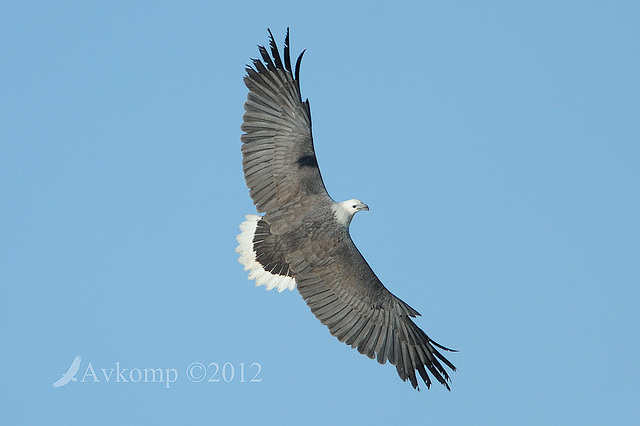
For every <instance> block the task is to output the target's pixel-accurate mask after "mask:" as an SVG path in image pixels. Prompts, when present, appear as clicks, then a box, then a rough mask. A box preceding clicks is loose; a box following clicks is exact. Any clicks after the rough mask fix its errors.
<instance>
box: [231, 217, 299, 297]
mask: <svg viewBox="0 0 640 426" xmlns="http://www.w3.org/2000/svg"><path fill="white" fill-rule="evenodd" d="M246 219H247V220H245V221H244V222H242V223H241V224H240V234H239V235H238V236H237V237H236V240H238V247H237V248H236V253H238V254H239V255H240V258H239V259H238V262H240V263H241V264H242V265H244V270H245V271H249V277H248V278H249V279H250V280H255V281H256V286H261V285H264V286H265V287H266V288H267V290H272V289H274V288H277V289H278V291H279V292H282V291H283V290H285V289H289V290H293V289H294V288H296V280H295V279H294V278H293V277H290V276H287V275H279V274H273V273H272V272H271V271H267V270H265V269H264V268H263V266H262V265H261V264H260V262H258V261H257V260H256V252H255V250H254V247H253V236H254V235H255V233H256V228H257V226H258V221H260V219H261V217H260V216H258V215H255V214H248V215H247V216H246Z"/></svg>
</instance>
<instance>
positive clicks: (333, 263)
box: [236, 29, 455, 390]
mask: <svg viewBox="0 0 640 426" xmlns="http://www.w3.org/2000/svg"><path fill="white" fill-rule="evenodd" d="M269 40H270V43H269V44H270V46H269V47H270V51H271V52H270V53H269V51H268V50H267V49H266V48H265V47H264V46H258V49H259V51H260V56H261V57H262V60H260V59H253V61H252V62H253V67H251V66H247V68H246V71H247V75H246V76H245V78H244V83H245V85H246V86H247V88H248V89H249V93H248V94H247V101H246V102H245V104H244V109H245V114H244V116H243V124H242V131H243V132H244V133H243V134H242V137H241V140H242V156H243V160H242V167H243V169H244V177H245V180H246V183H247V186H248V187H249V190H250V196H251V199H252V200H253V202H254V204H255V205H256V209H257V211H258V213H263V215H253V214H250V215H247V216H246V220H245V221H244V222H243V223H242V224H241V225H240V230H241V233H240V235H238V237H237V240H238V247H237V249H236V252H237V253H238V254H239V255H240V259H239V262H240V263H242V264H243V265H244V269H245V270H248V271H249V279H253V280H255V282H256V285H258V286H259V285H264V286H265V287H266V288H267V290H271V289H274V288H276V289H278V291H283V290H285V289H289V290H293V289H294V288H296V287H297V288H298V291H299V292H300V294H301V295H302V297H303V298H304V300H305V302H306V303H307V305H308V306H309V308H310V309H311V312H312V313H313V314H314V315H315V316H316V318H318V319H319V320H320V322H321V323H322V324H324V325H326V326H327V327H328V328H329V331H330V333H331V334H332V335H333V336H335V337H337V338H338V340H340V341H341V342H344V343H346V344H347V345H350V346H351V347H353V348H356V349H357V350H358V352H360V353H361V354H364V355H366V356H368V357H369V358H372V359H377V360H378V362H379V363H381V364H384V363H385V362H387V361H389V362H390V363H391V364H393V365H395V366H396V370H397V372H398V375H399V376H400V378H401V379H402V380H403V381H406V380H407V379H408V380H409V381H410V382H411V385H412V386H413V387H414V388H416V389H417V388H418V380H417V376H416V372H417V373H418V375H420V377H421V378H422V380H423V381H424V383H425V384H426V385H427V387H429V386H430V385H431V378H430V377H429V373H431V375H432V376H433V377H435V379H436V380H437V381H438V382H440V383H441V384H442V385H444V386H445V387H446V388H447V389H450V387H449V382H450V381H451V380H450V377H449V374H448V373H447V371H446V369H445V367H444V366H447V367H448V368H450V369H451V370H453V371H455V367H454V365H453V364H452V363H451V362H450V361H449V360H447V359H446V358H445V357H444V355H442V353H441V352H440V351H439V350H438V349H440V350H445V351H452V350H451V349H448V348H446V347H444V346H442V345H439V344H438V343H436V342H434V341H433V340H432V339H430V338H429V336H427V334H426V333H425V332H424V331H422V330H421V329H420V328H419V327H418V326H417V325H416V324H415V323H414V322H413V320H412V318H415V317H416V316H417V315H420V314H419V313H418V312H417V311H416V310H415V309H413V308H412V307H410V306H409V305H407V304H406V303H404V302H403V301H402V300H400V299H399V298H397V297H396V296H394V295H393V294H391V292H389V290H387V288H386V287H385V286H384V285H382V283H381V282H380V280H379V279H378V277H377V276H376V275H375V274H374V272H373V270H372V269H371V267H370V266H369V264H368V263H367V261H366V260H365V259H364V257H363V256H362V254H360V252H359V251H358V249H357V248H356V246H355V244H354V243H353V241H352V240H351V237H350V235H349V224H350V223H351V220H352V219H353V216H354V215H355V214H356V213H357V212H359V211H362V210H369V207H367V205H366V204H364V203H363V202H362V201H360V200H356V199H351V200H347V201H342V202H335V201H333V199H332V198H331V197H330V196H329V194H328V193H327V190H326V188H325V186H324V183H323V181H322V177H321V175H320V170H319V168H318V161H317V159H316V155H315V151H314V149H313V138H312V136H311V110H310V108H309V101H308V100H306V101H302V97H301V95H300V62H301V61H302V55H303V54H304V51H303V52H302V53H301V54H300V56H298V59H297V61H296V64H295V71H294V67H292V64H291V57H290V52H289V30H288V29H287V35H286V38H285V41H284V56H283V57H281V56H280V52H279V51H278V47H277V45H276V42H275V40H274V38H273V34H272V33H271V31H270V30H269ZM283 60H284V61H283ZM443 364H444V365H443ZM418 390H419V389H418Z"/></svg>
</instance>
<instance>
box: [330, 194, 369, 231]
mask: <svg viewBox="0 0 640 426" xmlns="http://www.w3.org/2000/svg"><path fill="white" fill-rule="evenodd" d="M362 210H369V206H367V205H366V204H365V203H363V202H362V201H360V200H356V199H355V198H352V199H351V200H347V201H342V202H340V203H336V204H335V205H334V206H333V211H334V213H335V215H336V218H337V219H338V222H340V223H342V224H343V225H344V226H347V227H348V226H349V224H350V223H351V219H353V215H355V214H356V213H358V212H359V211H362Z"/></svg>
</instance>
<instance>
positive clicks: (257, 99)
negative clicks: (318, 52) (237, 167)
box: [241, 30, 329, 213]
mask: <svg viewBox="0 0 640 426" xmlns="http://www.w3.org/2000/svg"><path fill="white" fill-rule="evenodd" d="M269 36H270V49H271V55H272V56H273V57H271V56H270V55H269V52H268V51H267V49H265V48H264V47H263V46H259V50H260V54H261V56H262V60H259V59H254V60H253V67H247V69H246V71H247V76H246V77H245V79H244V82H245V84H246V86H247V88H248V89H249V93H248V95H247V101H246V102H245V104H244V109H245V111H246V112H245V114H244V116H243V124H242V130H243V131H244V132H245V133H244V134H243V135H242V137H241V140H242V142H243V144H242V155H243V161H242V165H243V169H244V176H245V180H246V182H247V186H248V187H249V189H250V195H251V198H252V199H253V202H254V204H255V205H256V208H257V210H258V212H267V213H269V212H271V211H274V210H277V209H282V208H283V207H285V208H286V207H287V206H295V205H298V204H301V203H302V204H304V203H307V204H310V203H315V202H316V201H318V199H319V198H320V199H322V200H326V199H329V195H328V194H327V191H326V189H325V186H324V183H323V181H322V177H321V176H320V170H319V169H318V162H317V160H316V155H315V151H314V149H313V139H312V136H311V111H310V109H309V101H308V100H307V101H305V102H303V101H302V97H301V95H300V80H299V73H300V62H301V60H302V55H303V54H304V51H303V52H302V53H301V54H300V56H299V57H298V60H297V62H296V66H295V73H294V72H293V69H292V67H291V58H290V52H289V30H287V36H286V38H285V44H284V63H283V61H282V58H281V57H280V53H279V52H278V48H277V45H276V43H275V40H274V39H273V34H271V31H269Z"/></svg>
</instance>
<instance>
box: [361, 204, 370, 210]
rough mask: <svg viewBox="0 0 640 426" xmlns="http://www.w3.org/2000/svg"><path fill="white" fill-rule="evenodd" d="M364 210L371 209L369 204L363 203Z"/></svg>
mask: <svg viewBox="0 0 640 426" xmlns="http://www.w3.org/2000/svg"><path fill="white" fill-rule="evenodd" d="M362 210H366V211H369V206H368V205H366V204H365V203H362Z"/></svg>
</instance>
